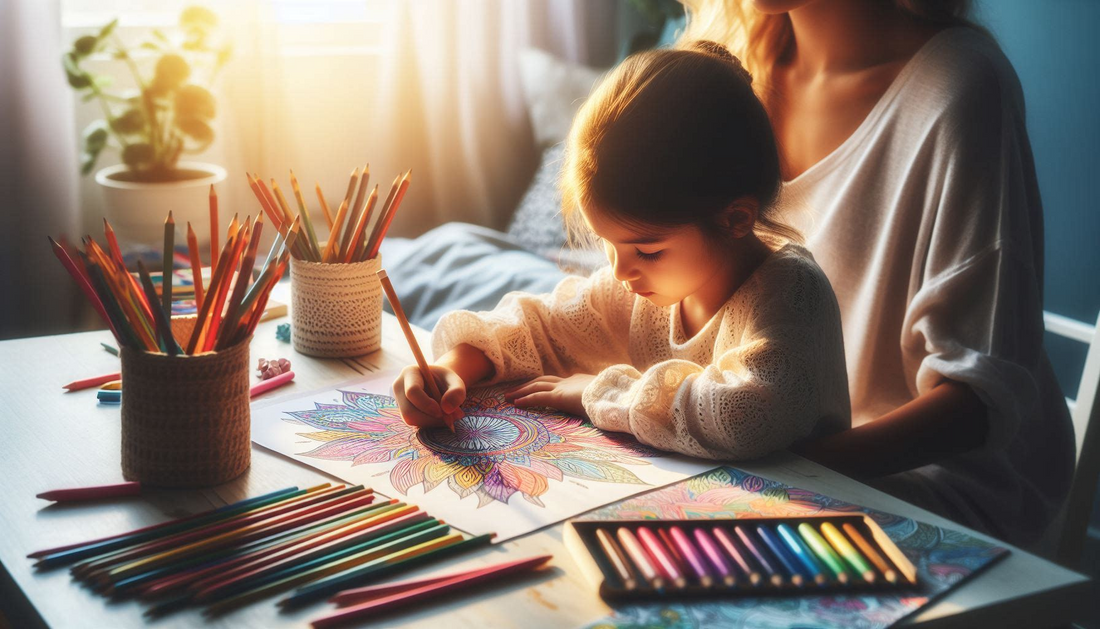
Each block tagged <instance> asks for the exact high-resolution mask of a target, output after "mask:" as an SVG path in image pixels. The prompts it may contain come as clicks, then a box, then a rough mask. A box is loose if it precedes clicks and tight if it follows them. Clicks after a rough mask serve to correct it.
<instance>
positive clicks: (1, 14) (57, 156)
mask: <svg viewBox="0 0 1100 629" xmlns="http://www.w3.org/2000/svg"><path fill="white" fill-rule="evenodd" d="M58 15H59V10H58V3H57V2H56V1H49V0H3V1H2V2H0V77H3V78H2V79H0V138H2V140H0V198H3V200H4V205H5V210H4V212H3V216H4V217H5V220H4V222H3V228H0V269H3V270H2V271H0V304H2V305H0V338H3V339H6V338H14V337H20V336H28V335H34V334H48V333H54V332H61V331H69V330H71V329H72V326H73V325H74V324H75V323H76V321H77V316H78V313H79V312H81V310H80V309H79V302H77V300H76V287H75V284H74V283H73V282H72V280H70V279H69V277H68V275H67V274H66V273H65V270H64V268H63V267H62V266H61V264H60V263H59V262H58V261H57V260H56V259H55V258H54V256H53V253H52V252H51V250H50V245H49V243H48V242H47V240H46V235H47V234H49V235H52V236H53V237H54V238H57V237H59V236H64V237H66V238H68V239H69V240H70V241H72V240H73V239H74V238H75V237H76V235H77V234H78V233H79V216H78V209H77V208H78V204H77V189H76V178H77V160H76V149H77V138H76V132H75V130H74V129H73V127H72V125H71V121H72V119H73V107H72V96H71V94H70V93H69V87H68V85H67V84H66V83H65V78H64V74H63V73H62V72H61V68H60V59H61V51H62V42H61V33H60V21H59V18H58Z"/></svg>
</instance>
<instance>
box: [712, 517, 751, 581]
mask: <svg viewBox="0 0 1100 629" xmlns="http://www.w3.org/2000/svg"><path fill="white" fill-rule="evenodd" d="M712 531H713V533H714V538H715V539H717V540H718V543H719V544H721V545H722V549H723V550H725V551H726V554H728V555H729V557H730V558H731V559H733V561H734V562H735V563H736V564H737V567H738V568H740V569H741V572H742V573H743V574H744V575H745V577H746V578H748V580H749V583H750V584H752V585H754V586H758V585H760V583H761V580H762V579H761V577H760V573H759V572H757V571H756V569H755V568H753V567H752V566H750V565H749V562H748V559H747V558H746V557H745V556H744V555H743V554H742V553H741V549H739V548H738V547H737V544H736V543H735V542H734V541H733V538H732V537H730V536H729V535H728V534H727V533H726V532H725V531H724V530H722V529H721V528H719V527H717V526H716V527H714V529H713V530H712Z"/></svg>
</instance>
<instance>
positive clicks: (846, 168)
mask: <svg viewBox="0 0 1100 629" xmlns="http://www.w3.org/2000/svg"><path fill="white" fill-rule="evenodd" d="M966 5H967V3H966V2H965V1H960V0H955V1H948V0H942V1H935V0H926V1H921V0H894V1H892V2H891V1H886V0H756V1H755V2H752V1H751V0H746V1H745V2H739V1H737V0H731V1H729V2H720V1H718V0H697V1H696V2H690V1H689V2H688V10H689V15H690V16H691V17H690V19H689V22H688V27H687V29H686V33H685V34H684V37H685V38H690V39H716V40H719V41H723V42H724V43H726V44H727V45H729V46H730V47H731V49H732V50H733V51H734V52H735V54H738V55H739V56H741V57H742V58H743V59H746V61H747V62H748V65H749V70H750V71H751V72H753V74H754V75H755V77H756V83H755V84H756V85H760V86H761V87H760V88H759V90H760V94H761V97H762V99H763V100H764V102H765V105H766V107H767V109H768V115H769V118H770V119H771V121H772V124H773V127H774V128H775V132H776V137H777V139H778V142H779V146H780V153H781V157H782V159H783V171H784V180H785V183H784V189H783V207H784V209H785V213H784V215H783V220H784V221H785V222H787V223H788V224H792V225H793V226H794V227H796V228H798V229H800V230H801V231H802V232H803V233H804V234H805V235H806V237H807V247H808V248H809V250H810V251H811V252H813V254H814V256H815V258H816V260H817V262H818V263H819V264H820V266H821V267H822V268H823V269H824V271H825V273H826V275H827V276H828V277H829V279H830V281H831V282H832V283H833V287H834V289H835V291H836V295H837V298H838V301H839V303H840V308H841V314H842V321H843V327H844V343H845V350H846V353H847V365H848V382H849V387H850V392H851V402H852V426H853V428H852V429H851V430H848V431H845V432H843V433H840V434H837V435H833V436H830V437H826V438H823V439H821V440H818V441H816V442H813V443H807V444H805V445H804V446H803V447H802V448H801V451H802V452H803V454H805V455H806V456H808V457H810V458H812V459H814V460H817V461H819V462H821V463H823V464H825V465H828V466H830V467H833V468H835V469H838V470H840V471H843V472H845V473H848V474H851V475H853V476H857V477H861V478H865V479H869V480H870V482H871V483H872V484H873V485H876V486H878V487H880V488H881V489H883V490H885V491H887V492H889V493H892V494H894V495H896V496H898V497H900V498H902V499H904V500H907V501H910V502H912V503H915V504H917V505H920V506H922V507H925V508H928V509H930V510H932V511H935V512H937V513H940V514H942V515H944V516H946V517H949V518H951V519H954V520H956V521H958V522H962V523H964V524H966V525H968V526H971V527H974V528H977V529H980V530H984V531H987V532H989V533H991V534H994V535H996V536H998V537H1001V538H1003V539H1005V540H1008V541H1010V542H1013V543H1017V544H1031V543H1034V542H1035V541H1037V540H1038V539H1039V537H1040V536H1041V535H1042V533H1043V531H1044V530H1045V528H1046V526H1047V525H1048V524H1049V523H1050V521H1051V519H1052V517H1053V516H1054V514H1055V512H1056V511H1057V509H1058V507H1059V506H1060V504H1061V502H1062V500H1063V499H1064V497H1065V495H1066V492H1067V490H1068V487H1069V483H1070V480H1071V477H1072V472H1073V461H1074V456H1073V436H1072V425H1071V423H1070V419H1069V414H1068V411H1067V409H1066V405H1065V401H1064V398H1063V397H1062V393H1061V391H1060V390H1059V387H1058V384H1057V382H1056V381H1055V379H1054V375H1053V372H1052V370H1051V368H1050V365H1049V362H1048V361H1047V358H1046V354H1045V352H1044V350H1043V348H1042V331H1043V327H1042V277H1043V273H1042V261H1043V232H1042V206H1041V201H1040V198H1039V190H1038V185H1037V182H1036V177H1035V169H1034V165H1033V163H1032V156H1031V149H1030V146H1029V143H1028V138H1027V132H1026V129H1025V126H1024V108H1023V98H1022V92H1021V89H1020V85H1019V81H1018V79H1017V78H1016V75H1015V73H1014V71H1013V70H1012V67H1011V65H1010V64H1009V62H1008V60H1007V59H1006V58H1005V57H1004V55H1003V54H1002V53H1001V51H1000V49H999V48H998V47H997V45H996V43H995V42H994V41H993V40H992V38H991V37H989V35H987V34H986V33H985V32H983V31H982V30H981V29H979V28H977V27H974V26H972V25H970V24H969V23H968V22H966V21H965V15H966V9H967V6H966Z"/></svg>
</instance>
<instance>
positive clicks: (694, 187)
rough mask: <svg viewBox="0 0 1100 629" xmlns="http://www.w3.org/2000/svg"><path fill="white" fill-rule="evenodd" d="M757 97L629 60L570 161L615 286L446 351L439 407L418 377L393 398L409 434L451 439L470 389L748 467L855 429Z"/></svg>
mask: <svg viewBox="0 0 1100 629" xmlns="http://www.w3.org/2000/svg"><path fill="white" fill-rule="evenodd" d="M751 81H752V79H751V77H750V76H749V75H748V73H747V72H746V71H745V70H744V69H743V68H742V67H741V64H740V62H739V61H738V60H737V59H736V58H734V57H733V56H732V55H731V54H730V53H729V52H728V51H727V50H726V49H725V48H723V47H722V46H720V45H718V44H714V43H711V42H697V43H694V44H691V45H689V46H688V47H687V48H686V49H680V50H657V51H650V52H645V53H641V54H638V55H634V56H631V57H629V58H628V59H627V60H625V61H624V62H623V63H622V64H621V65H619V66H618V68H616V69H615V70H614V71H613V72H612V73H611V74H610V75H609V76H608V77H607V78H606V79H605V80H604V81H603V83H602V84H601V85H600V87H599V88H598V89H596V91H595V92H594V93H593V95H592V96H591V98H589V100H588V101H587V102H586V103H585V105H584V107H583V108H582V109H581V111H580V112H579V113H578V115H577V118H576V120H575V121H574V124H573V128H572V129H571V131H570V136H569V139H568V141H567V146H566V163H565V168H564V180H563V188H564V192H565V194H564V199H565V201H564V209H563V211H564V213H565V215H566V220H567V222H570V223H571V224H573V225H576V223H577V222H580V223H582V224H583V225H584V227H585V229H586V230H588V231H589V232H590V233H591V234H592V235H594V236H595V237H597V238H598V239H599V240H600V241H601V242H602V243H603V247H604V251H605V252H606V254H607V257H608V259H609V260H610V262H611V265H610V267H605V268H604V269H602V270H599V271H597V272H596V273H594V274H593V275H592V277H590V278H587V279H585V278H581V277H569V278H566V279H565V280H563V281H562V282H561V283H560V284H559V285H558V286H557V288H556V289H555V290H554V291H553V292H552V293H551V294H548V295H541V296H538V295H530V294H524V293H511V294H509V295H507V296H505V297H504V299H503V300H502V301H501V303H500V305H499V306H498V307H497V309H496V310H494V311H492V312H482V313H474V312H466V311H458V312H453V313H450V314H448V315H446V316H445V317H443V319H441V320H440V321H439V323H438V324H437V326H436V328H435V332H434V335H433V342H432V346H433V350H434V351H435V355H436V356H438V357H439V358H438V360H437V361H436V362H435V364H434V365H433V366H432V371H433V374H434V377H435V378H436V379H437V380H438V381H439V383H440V390H441V391H444V393H443V395H442V398H441V400H440V401H439V402H437V401H436V400H434V399H432V398H431V397H429V396H428V395H427V394H426V393H425V390H424V383H423V381H422V377H421V373H420V371H419V370H418V369H417V368H416V367H415V366H411V367H408V368H406V369H405V370H404V371H403V372H402V373H401V375H400V376H399V377H398V378H397V380H396V381H395V382H394V392H395V395H396V397H397V401H398V404H399V406H400V408H401V411H402V414H403V415H404V417H405V420H406V421H407V422H408V423H410V424H412V425H416V426H433V425H440V424H444V423H445V424H447V425H449V426H451V425H453V422H454V421H455V420H456V419H457V418H458V417H459V416H461V411H459V410H458V407H459V405H460V404H461V403H462V401H463V400H464V399H465V396H466V387H467V386H470V385H474V384H481V383H493V382H503V381H512V380H519V379H527V380H528V382H526V383H525V384H522V385H520V386H518V387H516V388H514V389H512V390H511V391H510V392H509V393H507V398H508V399H509V400H511V401H513V402H514V403H515V404H516V405H517V406H519V407H529V406H543V407H552V408H557V409H560V410H563V411H567V412H570V413H573V414H575V415H578V416H581V417H586V418H588V419H590V420H591V421H592V423H593V424H594V425H595V426H597V427H599V428H602V429H605V430H612V431H621V432H630V433H632V434H634V436H636V437H637V438H638V439H639V440H640V441H642V442H643V443H646V444H649V445H651V446H654V447H657V448H660V449H664V450H673V451H676V452H680V453H684V454H688V455H692V456H698V457H706V458H711V459H748V458H754V457H759V456H762V455H765V454H768V453H770V452H772V451H774V450H778V449H781V448H785V447H787V446H789V445H790V444H791V443H793V442H794V441H796V440H798V439H802V438H805V437H807V436H819V435H825V434H831V433H835V432H837V431H840V430H843V429H845V428H847V427H848V425H849V421H850V420H849V405H848V393H847V377H846V375H845V368H844V351H843V343H842V340H841V332H840V329H841V328H840V315H839V310H838V307H837V303H836V298H835V297H834V295H833V292H832V289H831V288H830V286H829V282H828V281H827V280H826V279H825V276H824V274H823V273H822V272H821V270H820V269H819V268H818V266H817V265H816V264H815V263H814V261H813V258H812V257H811V256H810V254H809V253H808V252H807V251H806V250H805V249H803V248H802V247H800V246H798V245H795V244H784V241H786V240H794V239H797V233H796V232H793V230H791V229H790V228H788V227H786V226H784V225H782V224H779V223H777V222H775V221H774V220H772V219H771V218H770V211H771V207H772V205H773V202H774V201H775V199H776V194H777V191H778V189H779V186H780V169H779V158H778V152H777V149H776V145H775V139H774V137H773V135H772V130H771V126H770V124H769V123H768V118H767V114H766V113H765V111H764V108H763V106H762V105H761V103H760V101H759V100H757V98H756V96H755V95H754V94H753V91H752V87H751V85H750V83H751Z"/></svg>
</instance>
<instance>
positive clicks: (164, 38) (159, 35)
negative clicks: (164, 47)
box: [153, 28, 172, 44]
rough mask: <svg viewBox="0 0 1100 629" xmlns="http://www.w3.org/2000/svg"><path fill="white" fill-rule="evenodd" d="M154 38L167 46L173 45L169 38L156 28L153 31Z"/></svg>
mask: <svg viewBox="0 0 1100 629" xmlns="http://www.w3.org/2000/svg"><path fill="white" fill-rule="evenodd" d="M153 37H156V38H157V39H159V40H161V41H162V42H164V43H166V44H171V43H172V42H171V41H170V40H169V39H168V36H167V35H165V34H164V31H162V30H160V29H159V28H154V29H153Z"/></svg>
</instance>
